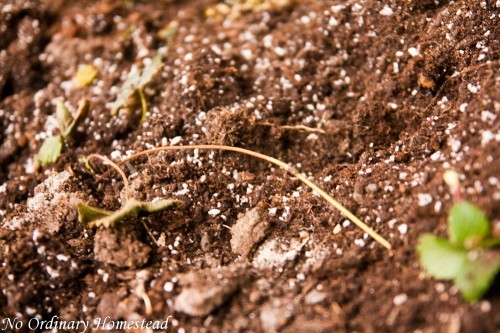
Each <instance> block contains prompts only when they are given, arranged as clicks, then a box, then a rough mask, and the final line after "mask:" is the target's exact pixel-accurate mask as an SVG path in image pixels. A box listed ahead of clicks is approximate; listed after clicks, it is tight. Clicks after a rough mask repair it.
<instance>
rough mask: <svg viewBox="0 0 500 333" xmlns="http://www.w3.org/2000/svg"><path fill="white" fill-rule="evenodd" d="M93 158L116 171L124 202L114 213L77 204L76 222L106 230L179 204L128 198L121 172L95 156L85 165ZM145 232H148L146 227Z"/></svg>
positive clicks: (128, 187) (107, 161)
mask: <svg viewBox="0 0 500 333" xmlns="http://www.w3.org/2000/svg"><path fill="white" fill-rule="evenodd" d="M93 158H97V159H100V160H102V161H104V162H105V163H107V164H109V165H111V167H113V168H114V169H115V170H116V171H118V173H119V174H120V175H121V177H122V179H123V183H124V185H125V196H126V200H125V202H124V203H123V204H122V207H121V208H120V209H119V210H117V211H114V212H113V211H109V210H105V209H102V208H98V207H93V206H89V205H87V204H84V203H83V202H80V203H79V204H78V220H79V221H80V222H81V223H83V224H85V225H87V226H89V227H100V226H104V227H106V228H109V227H113V226H114V225H115V224H116V223H118V222H120V221H121V220H123V219H125V218H126V217H129V216H137V217H142V216H145V215H149V214H154V213H158V212H162V211H164V210H166V209H168V208H171V207H175V206H176V205H178V204H179V203H180V202H179V201H177V200H158V201H139V200H137V199H135V198H132V197H131V196H130V185H129V183H128V179H127V176H126V175H125V173H124V172H123V170H122V169H121V168H120V167H119V166H118V165H116V164H115V163H114V162H112V161H111V160H109V159H108V158H106V157H104V156H101V155H97V154H93V155H90V156H89V157H88V158H87V160H86V161H87V163H88V162H90V160H91V159H93ZM145 227H146V226H145ZM146 230H148V228H147V227H146ZM148 231H149V230H148ZM153 239H154V238H153Z"/></svg>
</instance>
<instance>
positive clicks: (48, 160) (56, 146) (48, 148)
mask: <svg viewBox="0 0 500 333" xmlns="http://www.w3.org/2000/svg"><path fill="white" fill-rule="evenodd" d="M62 144H63V139H62V136H61V135H57V136H51V137H49V138H47V139H45V141H44V142H43V145H42V147H41V148H40V151H39V152H38V154H37V155H36V157H35V159H36V161H37V162H38V163H39V164H40V165H41V166H44V165H47V164H52V163H54V162H55V161H57V159H58V158H59V156H60V155H61V150H62Z"/></svg>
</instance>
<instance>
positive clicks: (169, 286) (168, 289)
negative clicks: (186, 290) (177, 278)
mask: <svg viewBox="0 0 500 333" xmlns="http://www.w3.org/2000/svg"><path fill="white" fill-rule="evenodd" d="M163 290H165V291H166V292H167V293H169V292H172V291H173V290H174V284H173V283H172V282H170V281H167V282H165V284H164V285H163Z"/></svg>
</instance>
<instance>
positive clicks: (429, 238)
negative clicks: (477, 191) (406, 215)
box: [417, 173, 500, 302]
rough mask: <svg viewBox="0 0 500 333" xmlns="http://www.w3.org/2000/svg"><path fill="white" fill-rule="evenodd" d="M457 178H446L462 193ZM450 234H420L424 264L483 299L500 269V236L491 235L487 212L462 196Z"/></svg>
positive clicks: (451, 220)
mask: <svg viewBox="0 0 500 333" xmlns="http://www.w3.org/2000/svg"><path fill="white" fill-rule="evenodd" d="M457 179H458V178H457V177H455V176H454V175H453V174H451V173H447V174H446V175H445V180H446V181H447V182H448V183H449V185H450V187H451V188H452V192H455V197H459V196H460V190H459V188H458V186H457V181H458V180H457ZM448 238H449V239H444V238H440V237H437V236H434V235H432V234H425V235H422V236H421V237H420V238H419V241H418V245H417V250H418V253H419V255H420V261H421V263H422V266H423V268H424V269H425V270H426V271H427V273H428V274H429V275H431V276H432V277H434V278H436V279H442V280H453V281H454V282H455V285H456V286H457V287H458V289H459V290H460V292H461V293H462V295H463V297H464V298H465V299H466V300H467V301H469V302H471V301H475V300H478V299H480V298H481V297H482V296H483V295H484V294H485V293H486V291H487V290H488V289H489V287H490V285H491V284H492V283H493V280H494V278H495V275H496V274H497V273H498V272H499V271H500V251H498V249H495V247H497V246H498V245H500V237H494V236H492V235H491V230H490V222H489V221H488V218H487V217H486V216H485V214H484V213H483V212H482V211H481V210H480V209H479V208H478V207H476V206H475V205H473V204H472V203H470V202H468V201H464V200H459V201H458V202H457V203H455V204H454V205H453V207H452V208H451V210H450V213H449V216H448Z"/></svg>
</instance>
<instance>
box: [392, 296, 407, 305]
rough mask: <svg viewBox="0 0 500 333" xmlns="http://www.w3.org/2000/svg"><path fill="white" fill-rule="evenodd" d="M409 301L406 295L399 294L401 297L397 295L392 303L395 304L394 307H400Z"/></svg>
mask: <svg viewBox="0 0 500 333" xmlns="http://www.w3.org/2000/svg"><path fill="white" fill-rule="evenodd" d="M407 300H408V296H407V295H406V294H399V295H396V296H395V297H394V299H393V300H392V302H393V303H394V305H396V306H399V305H403V304H404V303H406V301H407Z"/></svg>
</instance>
